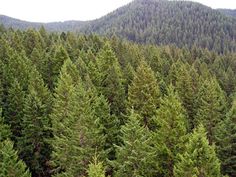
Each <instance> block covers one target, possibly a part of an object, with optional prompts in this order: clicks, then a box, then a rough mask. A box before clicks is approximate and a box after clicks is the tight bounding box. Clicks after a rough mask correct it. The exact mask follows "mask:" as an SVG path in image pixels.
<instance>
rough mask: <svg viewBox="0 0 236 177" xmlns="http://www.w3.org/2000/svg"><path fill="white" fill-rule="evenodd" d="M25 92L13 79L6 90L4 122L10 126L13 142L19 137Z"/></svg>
mask: <svg viewBox="0 0 236 177" xmlns="http://www.w3.org/2000/svg"><path fill="white" fill-rule="evenodd" d="M25 95H26V94H25V91H23V88H22V87H21V85H20V84H19V82H18V81H17V79H14V81H13V83H12V84H11V86H10V87H9V89H8V96H7V99H6V110H5V117H6V118H5V119H6V120H5V121H6V122H7V123H8V124H9V125H10V127H11V131H12V135H13V136H12V139H13V141H15V142H16V141H17V139H18V138H19V137H20V136H21V130H22V127H21V125H22V119H23V117H24V104H25Z"/></svg>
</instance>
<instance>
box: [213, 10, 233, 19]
mask: <svg viewBox="0 0 236 177" xmlns="http://www.w3.org/2000/svg"><path fill="white" fill-rule="evenodd" d="M217 10H219V11H220V12H221V13H223V14H225V15H228V16H231V17H235V18H236V9H234V10H232V9H217Z"/></svg>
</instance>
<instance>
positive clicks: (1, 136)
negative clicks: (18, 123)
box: [0, 108, 11, 142]
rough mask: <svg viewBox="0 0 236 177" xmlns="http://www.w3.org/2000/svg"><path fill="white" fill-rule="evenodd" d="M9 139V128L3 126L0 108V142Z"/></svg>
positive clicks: (5, 125)
mask: <svg viewBox="0 0 236 177" xmlns="http://www.w3.org/2000/svg"><path fill="white" fill-rule="evenodd" d="M10 137H11V130H10V127H9V126H8V125H7V124H5V121H4V118H3V116H2V109H1V108H0V142H2V141H4V140H6V139H7V138H10Z"/></svg>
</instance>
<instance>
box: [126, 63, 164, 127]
mask: <svg viewBox="0 0 236 177" xmlns="http://www.w3.org/2000/svg"><path fill="white" fill-rule="evenodd" d="M159 97H160V91H159V87H158V84H157V80H156V78H155V74H154V72H153V71H152V69H151V68H150V67H149V66H148V65H147V63H146V62H145V61H144V60H142V61H141V62H140V64H139V66H138V68H137V71H136V73H135V74H134V79H133V81H132V83H131V85H130V86H129V90H128V108H129V109H134V111H135V112H136V113H138V114H139V115H140V117H141V118H143V120H142V123H143V125H145V126H148V127H149V128H151V129H153V128H154V127H155V126H153V120H152V117H153V116H154V115H155V112H156V109H157V108H158V107H159Z"/></svg>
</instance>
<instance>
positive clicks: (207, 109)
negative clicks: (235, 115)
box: [195, 79, 227, 143]
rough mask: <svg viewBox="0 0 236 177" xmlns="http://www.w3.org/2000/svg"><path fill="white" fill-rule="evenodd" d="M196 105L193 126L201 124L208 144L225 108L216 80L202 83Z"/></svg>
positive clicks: (221, 92) (224, 101) (222, 95)
mask: <svg viewBox="0 0 236 177" xmlns="http://www.w3.org/2000/svg"><path fill="white" fill-rule="evenodd" d="M197 104H198V109H197V114H196V117H195V126H197V125H198V124H200V123H202V124H203V125H204V126H205V128H206V130H207V133H208V134H207V136H208V139H209V142H210V143H212V142H213V141H214V130H215V127H216V125H217V124H218V123H219V122H220V121H221V120H222V119H223V118H224V115H225V111H226V108H227V103H226V100H225V93H224V91H223V90H222V89H221V88H220V86H219V84H218V82H217V80H216V79H210V80H205V81H204V82H203V84H202V86H201V87H200V90H199V93H198V98H197Z"/></svg>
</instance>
